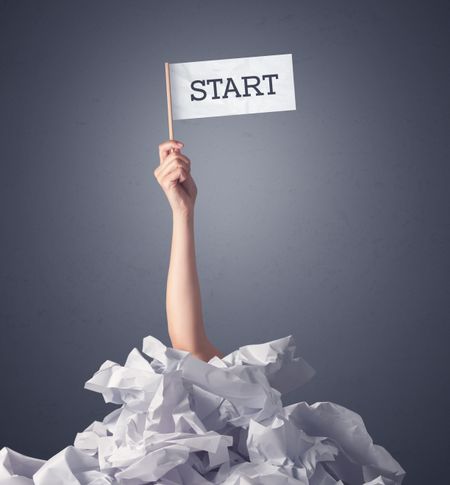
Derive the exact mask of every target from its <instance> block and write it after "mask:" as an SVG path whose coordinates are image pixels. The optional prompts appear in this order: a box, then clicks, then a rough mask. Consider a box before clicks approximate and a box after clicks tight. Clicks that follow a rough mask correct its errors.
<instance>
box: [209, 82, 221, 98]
mask: <svg viewBox="0 0 450 485" xmlns="http://www.w3.org/2000/svg"><path fill="white" fill-rule="evenodd" d="M218 82H220V83H221V84H222V79H208V80H207V81H206V84H209V83H213V85H214V96H213V97H212V98H211V99H219V98H220V96H217V83H218Z"/></svg>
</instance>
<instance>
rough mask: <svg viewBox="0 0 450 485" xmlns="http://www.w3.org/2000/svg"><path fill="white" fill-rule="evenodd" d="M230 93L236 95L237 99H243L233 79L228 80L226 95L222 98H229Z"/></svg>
mask: <svg viewBox="0 0 450 485" xmlns="http://www.w3.org/2000/svg"><path fill="white" fill-rule="evenodd" d="M230 84H231V85H232V87H230ZM230 91H231V92H234V93H236V96H235V97H236V98H240V97H241V95H240V94H239V91H238V88H237V87H236V84H234V81H233V78H231V77H229V78H227V85H226V86H225V93H224V95H223V96H222V97H223V98H228V93H229V92H230Z"/></svg>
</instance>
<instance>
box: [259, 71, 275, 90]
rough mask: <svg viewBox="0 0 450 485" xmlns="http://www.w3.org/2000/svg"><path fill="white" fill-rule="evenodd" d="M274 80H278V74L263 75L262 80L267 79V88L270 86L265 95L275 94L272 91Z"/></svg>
mask: <svg viewBox="0 0 450 485" xmlns="http://www.w3.org/2000/svg"><path fill="white" fill-rule="evenodd" d="M273 77H274V78H275V79H278V74H264V75H263V77H262V78H263V79H266V78H269V86H270V90H269V92H268V93H267V94H277V93H276V92H275V91H274V90H273V86H272V78H273Z"/></svg>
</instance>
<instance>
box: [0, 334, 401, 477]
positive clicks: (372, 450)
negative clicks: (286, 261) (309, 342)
mask: <svg viewBox="0 0 450 485" xmlns="http://www.w3.org/2000/svg"><path fill="white" fill-rule="evenodd" d="M295 351H296V345H295V342H294V338H293V337H292V335H288V336H286V337H283V338H280V339H278V340H273V341H270V342H265V343H261V344H252V345H245V346H243V347H240V348H238V349H237V350H235V351H233V352H231V353H230V354H228V355H226V356H225V357H223V358H222V359H220V358H219V357H217V356H215V357H213V358H212V359H210V361H209V362H204V361H202V360H200V359H198V358H196V357H194V356H193V355H192V354H190V353H189V352H186V351H183V350H177V349H173V348H171V347H167V346H165V345H164V344H163V343H162V342H161V341H159V340H158V339H156V338H155V337H153V336H151V335H150V336H148V337H145V338H144V341H143V347H142V353H141V352H140V351H139V350H138V349H136V348H134V349H133V350H132V351H131V352H130V353H129V355H128V357H127V359H126V362H125V364H124V365H123V366H122V365H119V364H117V363H115V362H112V361H106V362H104V363H103V365H102V366H101V367H100V368H99V370H98V371H97V372H96V373H95V374H94V375H93V376H92V377H91V379H89V380H88V381H87V382H86V383H85V388H86V389H89V390H92V391H95V392H99V393H101V394H102V395H103V398H104V400H105V402H110V403H115V404H117V405H118V406H119V407H118V408H117V409H115V410H114V411H113V412H111V413H109V414H108V415H106V416H105V418H104V419H103V421H101V422H100V421H94V422H92V423H91V424H90V425H89V426H88V427H87V428H86V429H85V430H84V431H82V432H80V433H78V434H77V435H76V437H75V440H74V443H73V445H70V446H67V447H66V448H64V449H63V450H61V451H60V452H59V453H57V454H56V455H54V456H53V457H51V458H50V459H49V460H47V461H45V460H39V459H35V458H31V457H27V456H24V455H21V454H20V453H17V452H16V451H14V450H11V449H10V448H7V447H4V448H2V449H1V450H0V485H6V484H8V485H9V484H17V485H29V484H37V485H53V484H55V485H57V484H68V485H80V484H81V485H106V484H110V485H111V484H114V485H140V484H159V485H178V484H193V485H203V484H222V485H250V484H258V485H265V484H268V485H269V484H270V485H308V484H309V485H337V484H339V485H344V484H355V485H356V484H357V485H360V484H365V485H397V484H400V483H401V482H402V480H403V477H404V475H405V471H404V470H403V468H402V467H401V466H400V464H399V463H398V462H397V461H396V460H395V459H394V458H393V457H392V456H391V455H390V454H389V452H388V451H386V450H385V449H384V448H383V447H381V446H378V445H375V444H374V443H373V442H372V439H371V437H370V436H369V434H368V432H367V430H366V428H365V426H364V422H363V420H362V419H361V417H360V416H359V415H358V414H356V413H355V412H353V411H351V410H349V409H346V408H344V407H343V406H340V405H338V404H335V403H331V402H317V403H315V404H312V405H309V404H307V403H306V402H299V403H296V404H292V405H289V406H283V403H282V400H281V395H282V394H283V393H286V392H289V391H292V390H293V389H295V388H297V387H299V386H301V385H303V384H304V383H305V382H307V381H308V380H309V379H310V378H311V377H312V376H313V375H314V370H313V369H312V368H311V367H310V366H309V364H307V363H306V362H305V361H304V360H303V359H302V358H301V357H296V356H295ZM145 356H147V357H148V358H149V359H148V358H147V357H145Z"/></svg>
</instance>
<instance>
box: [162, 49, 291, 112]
mask: <svg viewBox="0 0 450 485" xmlns="http://www.w3.org/2000/svg"><path fill="white" fill-rule="evenodd" d="M170 84H171V96H172V118H173V119H174V120H185V119H192V118H207V117H213V116H228V115H240V114H250V113H264V112H270V111H291V110H295V109H296V104H295V89H294V72H293V65H292V54H282V55H271V56H258V57H238V58H235V59H219V60H215V61H196V62H185V63H174V64H170Z"/></svg>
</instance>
